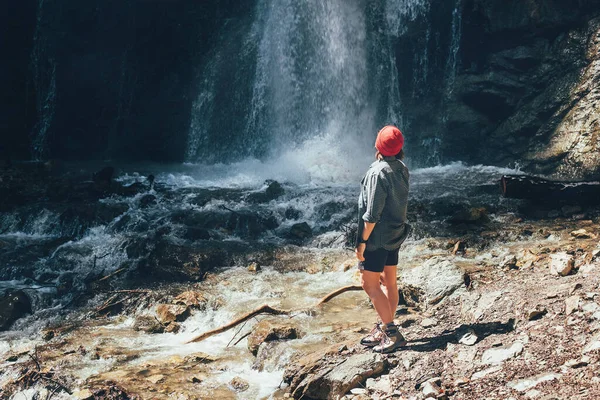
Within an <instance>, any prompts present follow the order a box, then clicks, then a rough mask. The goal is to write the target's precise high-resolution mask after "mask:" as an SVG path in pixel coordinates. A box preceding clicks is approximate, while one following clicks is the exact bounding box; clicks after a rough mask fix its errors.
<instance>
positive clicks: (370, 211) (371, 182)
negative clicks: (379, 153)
mask: <svg viewBox="0 0 600 400" xmlns="http://www.w3.org/2000/svg"><path fill="white" fill-rule="evenodd" d="M408 180H409V173H408V168H407V167H406V165H405V164H404V163H403V162H402V161H400V160H397V159H396V158H395V157H384V158H383V159H381V160H377V161H375V162H374V163H373V164H371V166H370V167H369V170H368V171H367V173H366V174H365V177H364V178H363V179H362V181H361V183H360V186H361V187H360V196H359V197H358V216H359V224H358V235H359V237H360V235H361V234H362V230H363V228H364V224H363V223H361V220H363V221H367V222H373V223H376V225H375V228H374V229H373V232H372V233H371V235H370V236H369V240H368V242H367V250H368V251H372V250H376V249H381V248H383V249H386V250H395V249H397V248H399V247H400V245H401V244H402V242H404V240H405V239H406V237H407V236H408V234H409V233H410V225H408V223H407V221H406V208H407V205H408V188H409V183H408Z"/></svg>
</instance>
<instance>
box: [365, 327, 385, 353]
mask: <svg viewBox="0 0 600 400" xmlns="http://www.w3.org/2000/svg"><path fill="white" fill-rule="evenodd" d="M383 336H384V333H383V330H382V329H381V326H380V325H379V322H377V323H375V326H374V327H373V329H371V332H369V334H368V335H367V336H365V337H364V338H362V339H361V340H360V344H362V345H363V346H366V347H374V346H377V345H378V344H379V343H381V339H382V338H383Z"/></svg>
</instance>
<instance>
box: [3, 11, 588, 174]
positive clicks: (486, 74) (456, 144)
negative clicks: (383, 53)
mask: <svg viewBox="0 0 600 400" xmlns="http://www.w3.org/2000/svg"><path fill="white" fill-rule="evenodd" d="M381 4H384V3H383V2H382V3H381ZM255 6H256V1H255V0H247V1H234V0H228V1H216V0H211V1H203V2H189V1H183V0H171V1H166V0H152V1H143V0H124V1H112V0H111V1H100V0H96V1H91V2H85V3H82V2H78V1H74V0H65V1H61V2H58V1H55V0H43V1H33V0H27V1H22V2H12V3H11V4H10V5H9V7H8V11H9V12H8V13H3V15H2V16H0V18H1V19H2V21H0V22H2V24H0V26H1V28H0V29H2V37H3V38H4V40H3V41H2V42H0V51H1V53H2V54H3V55H5V60H6V61H5V62H4V63H2V65H0V88H1V89H2V91H1V92H2V97H0V135H2V139H3V140H2V141H1V142H0V157H2V158H3V157H6V156H7V155H9V154H10V155H11V156H12V157H13V158H19V159H29V158H40V159H46V158H62V159H89V158H93V159H106V158H113V159H125V160H160V161H180V160H182V159H183V158H184V156H185V150H186V149H185V147H186V141H187V137H188V132H189V130H190V124H191V123H192V122H193V118H192V116H191V113H192V112H194V111H193V104H194V102H195V101H196V100H197V98H198V93H197V91H198V82H199V81H201V80H202V79H204V78H206V76H202V75H203V73H204V72H203V71H204V69H203V65H204V64H205V63H206V60H207V59H208V58H209V57H210V54H212V53H214V51H215V47H216V46H220V43H221V42H222V37H223V32H231V31H236V32H237V31H239V32H244V31H247V30H248V28H249V26H250V25H251V24H252V21H253V20H254V13H255ZM425 9H426V11H424V12H423V13H421V14H420V15H418V16H416V17H415V18H411V19H409V20H407V21H406V22H405V24H406V27H405V28H406V29H405V30H404V33H402V34H401V35H400V36H399V37H390V40H393V41H394V42H395V49H396V64H397V65H396V66H397V69H398V76H399V86H400V87H399V89H400V100H401V101H400V103H401V104H400V108H401V112H402V114H403V116H404V127H403V129H404V130H405V131H406V132H407V147H408V149H409V158H410V159H411V161H414V164H416V165H433V164H436V163H446V162H450V161H456V160H462V161H466V162H468V163H483V164H497V165H508V164H513V163H518V164H519V165H521V166H523V167H525V168H526V169H529V170H530V171H533V172H539V173H545V174H553V173H554V174H556V175H558V176H563V177H565V176H566V177H578V178H581V177H593V176H596V175H598V173H599V171H600V167H599V165H600V161H599V160H598V156H597V155H596V153H597V152H598V143H597V141H598V139H597V130H598V128H597V123H596V112H595V108H596V107H595V106H596V97H597V94H596V93H595V92H596V90H595V87H596V86H597V85H596V83H597V82H596V81H597V79H598V78H597V76H598V66H597V59H598V55H597V54H598V42H597V40H598V39H597V33H598V29H597V25H598V24H597V22H596V20H595V19H594V18H596V17H597V16H599V15H600V0H587V1H583V0H579V1H570V0H526V1H523V0H455V1H444V2H435V3H434V2H431V3H430V4H429V6H428V7H425ZM369 18H371V19H372V20H373V21H371V22H372V23H377V21H379V20H380V19H381V18H384V16H381V15H380V16H371V17H369ZM236 40H237V39H236ZM228 46H229V47H231V49H235V48H237V47H236V46H235V44H233V45H232V44H229V45H228ZM229 47H227V48H229ZM248 65H251V63H249V64H248ZM229 67H230V68H231V70H232V71H237V70H240V68H241V67H240V66H236V65H231V66H229ZM229 67H228V68H229ZM246 67H248V66H246ZM238 75H240V74H238ZM247 75H248V74H246V73H243V74H241V75H240V76H242V77H244V79H246V78H248V79H250V78H251V77H248V76H247ZM227 76H229V75H228V73H225V72H223V71H221V72H220V73H219V79H227ZM236 76H237V75H236ZM232 84H235V81H233V82H232ZM216 95H217V96H220V97H218V99H217V100H216V102H215V104H216V107H217V108H223V107H219V104H222V103H223V102H228V101H235V102H237V103H239V104H240V107H238V108H239V110H238V108H236V110H238V111H239V112H240V113H242V112H245V111H244V110H246V108H245V106H244V104H246V103H247V102H248V101H249V99H246V100H245V99H243V98H236V99H230V98H228V97H229V96H227V95H224V94H223V93H217V94H216ZM248 96H249V94H248ZM223 109H225V108H223ZM237 120H240V118H239V115H224V116H223V118H220V119H219V121H220V123H221V125H223V123H222V122H226V121H237ZM232 131H236V130H235V129H233V130H232V129H229V130H223V133H222V135H221V136H223V137H225V136H227V135H231V132H232ZM213 136H215V135H213ZM221 136H220V135H216V136H215V137H219V138H221ZM234 136H235V135H234ZM227 138H228V139H231V138H229V136H227ZM233 139H234V140H235V137H234V138H233ZM208 145H212V144H208Z"/></svg>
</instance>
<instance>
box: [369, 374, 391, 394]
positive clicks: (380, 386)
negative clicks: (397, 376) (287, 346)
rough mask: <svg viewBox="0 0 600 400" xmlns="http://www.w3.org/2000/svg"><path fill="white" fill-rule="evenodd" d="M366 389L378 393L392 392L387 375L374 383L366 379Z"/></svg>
mask: <svg viewBox="0 0 600 400" xmlns="http://www.w3.org/2000/svg"><path fill="white" fill-rule="evenodd" d="M366 386H367V389H370V390H375V391H378V392H384V393H391V392H392V383H391V382H390V376H389V375H383V376H381V377H380V378H379V380H378V381H376V380H375V379H373V378H369V379H367V383H366Z"/></svg>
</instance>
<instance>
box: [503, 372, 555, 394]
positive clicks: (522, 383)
mask: <svg viewBox="0 0 600 400" xmlns="http://www.w3.org/2000/svg"><path fill="white" fill-rule="evenodd" d="M561 376H562V375H561V374H555V373H546V374H540V375H536V376H532V377H531V378H525V379H519V380H516V381H511V382H508V384H507V386H508V387H509V388H511V389H514V390H516V391H518V392H526V391H528V390H529V389H533V388H534V387H536V386H537V385H539V384H540V383H542V382H550V381H553V380H556V379H559V378H560V377H561Z"/></svg>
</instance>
